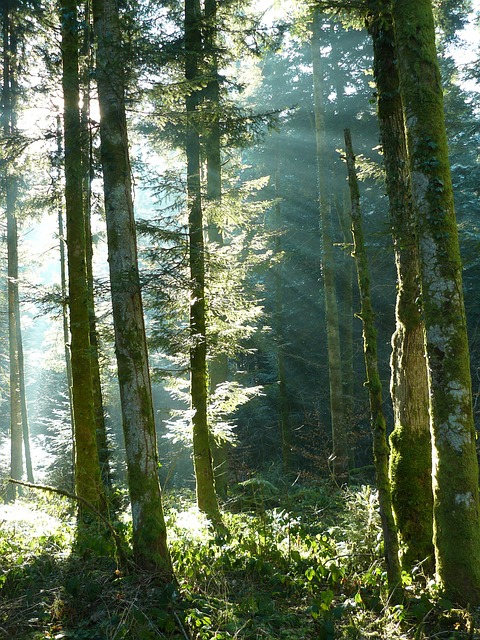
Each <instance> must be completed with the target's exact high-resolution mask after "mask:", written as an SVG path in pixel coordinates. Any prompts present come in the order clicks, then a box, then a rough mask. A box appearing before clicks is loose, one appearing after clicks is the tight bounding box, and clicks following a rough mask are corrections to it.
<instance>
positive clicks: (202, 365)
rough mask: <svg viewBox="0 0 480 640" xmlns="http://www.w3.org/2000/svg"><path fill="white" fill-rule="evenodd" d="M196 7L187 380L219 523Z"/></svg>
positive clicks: (199, 455) (188, 18)
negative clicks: (209, 364)
mask: <svg viewBox="0 0 480 640" xmlns="http://www.w3.org/2000/svg"><path fill="white" fill-rule="evenodd" d="M200 20H201V12H200V3H199V2H198V0H185V77H186V80H187V82H188V83H190V92H189V94H188V95H187V98H186V109H187V132H186V147H185V150H186V155H187V207H188V237H189V252H190V253H189V263H190V283H191V284H190V287H191V289H190V340H191V345H190V376H191V398H192V407H193V411H194V415H193V419H192V421H193V462H194V468H195V480H196V486H197V503H198V507H199V509H201V510H202V511H203V512H204V513H205V514H206V515H207V516H208V517H209V518H211V519H212V521H214V522H215V521H217V522H218V521H220V519H221V518H220V511H219V508H218V502H217V496H216V493H215V484H214V476H213V462H212V454H211V450H210V436H209V427H208V420H207V395H208V387H207V339H206V305H205V245H204V238H203V233H204V229H203V211H202V198H201V183H200V136H199V124H200V123H199V117H200V115H199V112H198V106H199V103H200V99H201V92H200V86H197V83H198V82H199V80H200V77H199V62H200V56H201V50H202V36H201V30H200Z"/></svg>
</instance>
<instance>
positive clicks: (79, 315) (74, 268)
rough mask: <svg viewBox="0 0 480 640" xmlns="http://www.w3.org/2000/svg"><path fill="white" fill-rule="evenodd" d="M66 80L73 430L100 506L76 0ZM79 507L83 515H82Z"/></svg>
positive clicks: (89, 496) (68, 17)
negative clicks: (83, 181) (83, 192)
mask: <svg viewBox="0 0 480 640" xmlns="http://www.w3.org/2000/svg"><path fill="white" fill-rule="evenodd" d="M60 18H61V28H62V65H63V73H62V85H63V98H64V141H65V205H66V232H67V258H68V302H69V310H70V335H71V365H72V383H73V384H72V397H73V416H74V433H75V458H76V459H75V486H76V493H77V494H78V495H79V496H81V497H82V498H84V499H85V500H88V502H90V503H91V504H93V506H94V507H95V508H96V509H97V510H98V511H103V510H105V509H106V500H105V494H104V491H103V487H102V481H101V476H100V465H99V459H98V451H97V441H96V434H95V420H94V405H93V385H92V374H91V366H90V361H91V359H90V324H89V318H88V304H87V301H88V290H87V272H86V262H85V221H84V211H83V197H82V187H83V184H82V150H81V144H80V142H81V140H82V135H81V127H80V110H79V97H80V90H79V77H78V44H79V43H78V19H77V3H76V0H61V3H60ZM83 515H84V514H83V510H82V509H81V508H80V516H81V517H83Z"/></svg>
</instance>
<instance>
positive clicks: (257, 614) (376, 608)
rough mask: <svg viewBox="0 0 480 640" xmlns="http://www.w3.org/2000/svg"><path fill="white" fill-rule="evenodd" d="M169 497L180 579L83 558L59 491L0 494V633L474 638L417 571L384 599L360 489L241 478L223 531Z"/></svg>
mask: <svg viewBox="0 0 480 640" xmlns="http://www.w3.org/2000/svg"><path fill="white" fill-rule="evenodd" d="M262 487H263V488H265V490H263V489H262ZM165 506H166V514H167V520H168V527H169V544H170V549H171V553H172V559H173V563H174V567H175V572H176V577H177V584H175V585H173V584H170V585H165V584H162V583H159V582H158V581H157V580H156V579H155V577H154V576H151V575H147V574H142V573H138V572H135V573H133V572H132V573H124V572H122V571H121V570H120V569H119V567H118V566H117V564H116V563H115V561H114V560H113V559H111V558H108V557H99V556H98V553H96V552H95V548H92V549H91V550H84V551H83V553H82V556H81V557H80V556H79V555H78V553H77V552H76V551H75V550H74V548H73V547H72V544H73V538H74V524H75V523H74V518H73V513H72V508H71V505H70V504H69V502H68V500H65V499H61V498H59V497H58V496H54V497H52V496H48V495H43V494H42V495H40V496H39V495H36V494H35V495H34V494H26V495H25V497H23V498H21V499H20V500H19V501H17V503H16V504H15V505H13V506H10V505H0V522H1V528H0V569H1V571H0V637H2V638H8V639H9V640H40V639H43V640H47V639H51V640H61V639H62V638H70V639H75V640H81V639H85V640H87V639H88V640H120V639H122V638H129V639H132V640H151V639H154V638H156V639H158V638H160V639H162V638H166V639H168V640H178V639H183V640H185V639H186V638H187V639H188V638H190V639H192V640H213V639H216V640H227V639H245V640H247V639H248V640H250V639H251V640H257V639H263V638H268V639H271V640H273V639H277V640H308V639H310V638H311V639H314V638H315V639H320V640H333V639H334V638H342V639H345V640H347V639H352V640H353V639H357V638H358V639H360V638H362V639H363V638H379V639H382V638H385V639H387V638H389V639H393V640H396V639H398V640H400V639H402V640H403V639H406V638H412V640H417V639H418V640H420V639H426V638H439V639H441V638H446V639H450V638H458V639H461V638H470V639H473V638H480V633H479V619H478V616H477V615H476V614H477V613H478V612H474V611H466V610H461V609H457V608H455V607H454V605H453V603H449V602H447V601H445V600H444V599H442V598H441V595H440V594H438V593H437V592H436V589H435V585H434V584H433V583H431V582H429V580H428V579H427V578H426V577H425V576H423V575H422V572H421V568H418V570H417V571H416V572H414V574H413V575H407V574H405V585H404V586H405V593H406V597H405V600H404V603H403V604H402V605H398V606H395V607H390V606H389V603H388V601H387V599H386V595H385V594H386V589H385V585H386V578H385V572H384V564H383V559H382V542H381V533H380V525H379V520H378V516H377V502H376V493H375V492H374V491H373V490H372V489H371V488H369V487H368V486H364V487H359V488H357V489H349V490H346V491H339V490H334V489H331V488H330V487H329V486H327V485H322V486H315V487H295V488H294V489H292V488H290V490H289V491H288V492H287V491H283V492H280V491H278V490H277V491H275V487H274V485H272V484H270V483H268V485H265V484H262V482H258V483H249V484H247V485H246V486H245V487H243V490H238V491H237V492H236V493H235V494H234V495H233V497H232V499H231V501H230V503H229V504H228V505H227V506H228V507H229V510H226V511H225V513H224V516H225V524H226V525H227V528H228V530H229V534H228V535H223V536H216V535H215V533H214V532H213V531H212V529H211V528H210V527H209V523H208V522H207V521H206V520H205V519H204V518H203V517H202V515H201V514H200V513H199V512H198V510H197V509H196V507H195V506H194V502H193V496H191V495H188V494H183V495H180V494H169V495H168V496H167V497H166V505H165ZM127 526H128V525H127ZM92 540H94V538H93V539H92ZM93 545H94V543H93ZM94 546H95V545H94ZM99 548H102V544H101V543H99Z"/></svg>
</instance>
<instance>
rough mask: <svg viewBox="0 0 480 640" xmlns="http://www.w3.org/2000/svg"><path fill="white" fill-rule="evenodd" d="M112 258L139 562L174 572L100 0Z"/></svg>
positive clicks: (104, 2)
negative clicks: (163, 504)
mask: <svg viewBox="0 0 480 640" xmlns="http://www.w3.org/2000/svg"><path fill="white" fill-rule="evenodd" d="M93 18H94V32H95V37H96V43H97V59H96V77H97V87H98V99H99V104H100V139H101V160H102V167H103V181H104V197H105V213H106V220H107V240H108V261H109V268H110V282H111V292H112V308H113V322H114V330H115V351H116V357H117V367H118V380H119V386H120V399H121V406H122V419H123V432H124V437H125V450H126V458H127V472H128V488H129V493H130V501H131V505H132V520H133V552H134V557H135V560H136V562H137V564H138V565H139V566H140V567H141V568H143V569H145V570H148V571H155V572H159V573H160V574H161V575H162V577H163V578H165V579H166V580H170V579H171V578H172V566H171V560H170V555H169V551H168V548H167V533H166V526H165V520H164V516H163V507H162V499H161V490H160V484H159V479H158V453H157V442H156V432H155V420H154V412H153V402H152V390H151V383H150V372H149V367H148V353H147V342H146V337H145V324H144V316H143V305H142V296H141V288H140V278H139V270H138V258H137V244H136V231H135V219H134V211H133V200H132V185H131V177H130V173H131V169H130V160H129V148H128V136H127V122H126V113H125V96H124V94H125V82H124V66H123V61H122V51H121V34H120V25H119V16H118V9H117V4H116V3H115V1H114V0H94V2H93Z"/></svg>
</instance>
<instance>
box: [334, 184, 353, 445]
mask: <svg viewBox="0 0 480 640" xmlns="http://www.w3.org/2000/svg"><path fill="white" fill-rule="evenodd" d="M349 199H350V197H349V195H348V193H347V192H346V191H345V193H344V194H343V197H342V201H341V202H339V201H337V204H336V207H337V213H338V221H339V225H340V228H341V231H342V237H343V243H344V245H345V249H344V254H343V257H342V263H341V268H340V269H339V274H338V275H339V281H340V288H341V292H340V295H339V298H340V300H341V307H340V316H341V317H340V333H341V335H342V344H341V351H342V381H343V406H344V415H345V419H346V422H347V424H352V423H353V412H354V370H353V317H354V313H353V268H354V265H353V262H352V260H351V257H350V255H349V254H350V252H347V247H348V248H350V246H351V243H352V232H351V230H350V214H349V211H348V201H349ZM352 457H353V456H352Z"/></svg>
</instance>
